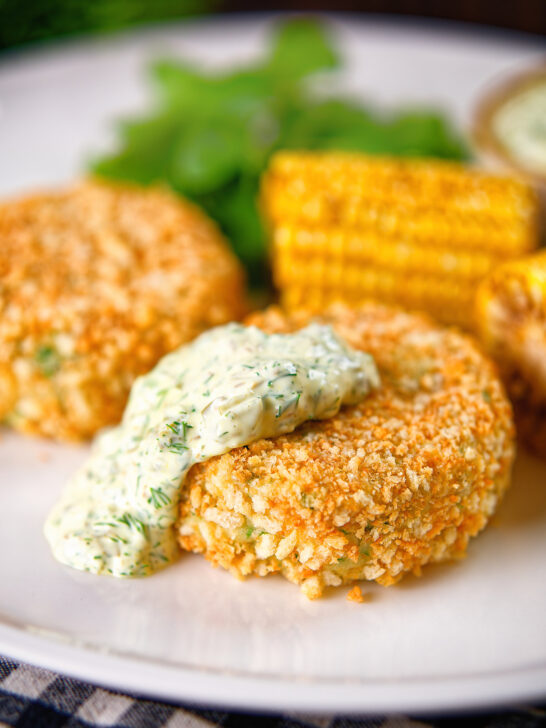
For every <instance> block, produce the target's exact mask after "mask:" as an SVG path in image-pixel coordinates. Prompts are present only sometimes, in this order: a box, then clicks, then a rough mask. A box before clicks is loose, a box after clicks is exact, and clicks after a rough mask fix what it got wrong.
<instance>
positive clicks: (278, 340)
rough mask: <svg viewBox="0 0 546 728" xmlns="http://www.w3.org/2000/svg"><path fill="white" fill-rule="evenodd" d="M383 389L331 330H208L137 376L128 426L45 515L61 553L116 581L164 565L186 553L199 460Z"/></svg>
mask: <svg viewBox="0 0 546 728" xmlns="http://www.w3.org/2000/svg"><path fill="white" fill-rule="evenodd" d="M280 354H282V356H279V355H280ZM377 386H379V377H378V374H377V370H376V368H375V364H374V362H373V359H372V357H371V356H370V355H368V354H365V353H363V352H359V351H355V350H353V349H351V348H350V347H349V346H348V345H347V344H345V343H344V342H343V341H342V340H341V339H340V338H339V337H338V336H337V335H336V334H335V333H334V331H333V330H332V328H331V327H330V326H323V325H319V324H316V323H315V324H311V325H309V326H307V327H306V328H305V329H302V330H301V331H298V332H296V333H293V334H266V333H264V332H263V331H260V330H259V329H257V328H255V327H253V326H243V325H241V324H227V325H226V326H221V327H218V328H216V329H212V330H210V331H208V332H206V333H204V334H202V335H201V336H199V337H198V338H197V339H196V340H195V341H194V342H192V343H191V344H188V345H186V346H183V347H181V348H180V349H178V350H177V351H175V352H173V353H171V354H168V355H167V356H165V357H164V358H163V359H162V360H161V361H160V362H159V364H158V365H157V366H156V367H155V369H153V370H152V371H151V372H149V373H148V374H146V375H145V376H143V377H140V378H139V379H137V381H136V382H135V384H134V386H133V389H132V391H131V396H130V399H129V403H128V405H127V408H126V410H125V413H124V415H123V420H122V422H121V424H120V425H118V426H117V427H115V428H112V429H110V430H108V431H106V432H104V433H103V434H101V435H100V436H99V437H98V438H97V439H96V441H95V443H94V446H93V450H92V453H91V455H90V457H89V459H88V461H87V462H86V463H85V464H84V466H83V467H82V468H81V469H80V470H79V471H78V472H77V473H76V474H75V475H74V476H73V478H72V479H71V480H70V481H69V483H68V484H67V486H66V488H65V491H64V493H63V494H62V496H61V499H60V500H59V503H58V504H57V505H56V506H55V508H54V509H53V510H52V512H51V514H50V515H49V517H48V519H47V522H46V525H45V534H46V538H47V540H48V541H49V544H50V546H51V549H52V551H53V554H54V556H55V557H56V558H57V559H58V560H59V561H61V562H62V563H64V564H68V565H69V566H73V567H75V568H77V569H82V570H84V571H90V572H93V573H106V574H112V575H114V576H144V575H146V574H150V573H153V572H154V571H157V570H158V569H160V568H163V567H164V566H165V565H166V564H168V563H171V562H172V561H173V560H175V559H176V557H177V555H178V552H179V549H178V545H177V541H176V533H175V523H176V519H177V514H178V504H179V499H180V491H181V488H182V487H183V484H184V480H185V477H186V475H187V473H188V471H189V469H190V468H191V466H192V465H193V464H195V463H198V462H202V461H204V460H207V459H209V458H211V457H214V456H215V455H220V454H222V453H225V452H227V451H229V450H231V449H233V448H235V447H241V446H244V445H248V444H250V443H251V442H253V441H255V440H258V439H260V438H262V437H275V436H276V435H280V434H283V433H288V432H292V431H293V430H294V429H295V428H296V427H297V426H298V425H299V424H301V423H303V422H305V421H307V420H310V419H324V418H327V417H332V416H333V415H335V414H336V413H337V412H338V411H339V408H340V407H341V405H342V404H357V403H358V402H360V401H361V400H362V399H363V398H364V397H365V396H366V395H367V394H368V393H369V392H370V390H371V389H372V388H375V387H377Z"/></svg>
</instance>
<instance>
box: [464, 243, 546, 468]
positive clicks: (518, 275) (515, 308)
mask: <svg viewBox="0 0 546 728" xmlns="http://www.w3.org/2000/svg"><path fill="white" fill-rule="evenodd" d="M475 306H476V324H477V325H476V329H477V331H478V333H479V335H480V338H481V341H482V343H483V345H484V347H485V349H486V350H487V352H488V353H489V354H490V355H491V356H492V357H493V359H494V360H495V361H496V362H497V364H498V367H499V370H500V373H501V376H502V378H503V381H504V383H505V385H506V389H507V391H508V394H509V395H510V398H511V400H512V403H513V406H514V412H515V419H516V426H517V433H518V437H519V438H520V439H521V440H522V442H524V443H525V444H526V445H527V446H528V447H530V448H531V449H532V450H533V451H534V452H535V453H536V454H537V455H539V456H540V457H542V458H543V459H546V251H544V250H542V251H541V252H539V253H536V254H535V255H531V256H527V257H525V258H521V259H519V260H517V261H513V262H511V263H508V264H505V265H500V266H498V267H497V268H496V269H495V270H494V271H493V273H492V274H491V275H490V276H489V277H487V278H486V279H485V280H483V281H482V283H481V284H480V286H479V287H478V290H477V293H476V301H475Z"/></svg>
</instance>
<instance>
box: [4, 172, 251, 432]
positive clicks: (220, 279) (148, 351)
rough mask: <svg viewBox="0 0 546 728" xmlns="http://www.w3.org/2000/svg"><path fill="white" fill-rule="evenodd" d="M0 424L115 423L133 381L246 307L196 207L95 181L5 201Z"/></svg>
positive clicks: (236, 278)
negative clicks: (164, 357)
mask: <svg viewBox="0 0 546 728" xmlns="http://www.w3.org/2000/svg"><path fill="white" fill-rule="evenodd" d="M0 240H1V242H2V245H1V246H0V420H5V421H7V422H8V423H9V424H11V425H12V426H14V427H16V428H17V429H19V430H22V431H24V432H28V433H36V434H40V435H45V436H50V437H55V438H59V439H81V438H87V437H90V436H91V435H93V434H94V433H95V431H96V430H98V429H99V428H101V427H103V426H104V425H109V424H112V423H115V422H116V421H118V420H119V419H120V417H121V414H122V412H123V408H124V406H125V402H126V399H127V395H128V393H129V390H130V387H131V385H132V383H133V381H134V379H135V377H136V376H138V375H139V374H142V373H144V372H146V371H148V370H149V369H150V368H151V367H152V366H153V365H154V364H155V363H156V362H157V360H158V359H160V358H161V357H162V356H163V355H164V354H165V353H166V352H168V351H171V350H172V349H174V348H176V347H177V346H179V345H181V344H183V343H184V342H186V341H189V340H190V339H192V338H194V337H195V336H196V335H197V334H199V333H201V332H202V331H203V330H204V329H206V328H208V327H210V326H214V325H217V324H222V323H225V322H226V321H230V320H233V319H237V318H239V317H240V316H241V315H243V313H244V300H245V294H244V277H243V274H242V269H241V266H240V265H239V263H238V262H237V260H236V259H235V257H234V256H233V255H232V253H231V252H230V250H229V249H228V246H227V245H226V243H225V241H224V240H223V238H222V236H221V235H220V233H219V232H218V230H217V229H216V227H215V226H214V224H213V223H212V222H211V221H210V220H208V219H207V218H206V217H205V215H203V214H202V213H201V212H200V211H199V210H198V209H197V208H196V207H194V206H193V205H191V204H190V203H187V202H184V201H182V200H180V199H179V198H177V197H175V196H174V195H172V194H170V193H169V192H167V191H166V190H162V189H142V188H139V187H133V186H128V185H112V184H106V183H101V182H96V181H87V182H83V183H81V184H79V185H77V186H75V187H72V188H69V189H66V190H62V191H54V192H51V193H46V194H40V195H36V196H32V197H27V198H24V199H20V200H17V201H14V202H6V203H4V204H2V205H0Z"/></svg>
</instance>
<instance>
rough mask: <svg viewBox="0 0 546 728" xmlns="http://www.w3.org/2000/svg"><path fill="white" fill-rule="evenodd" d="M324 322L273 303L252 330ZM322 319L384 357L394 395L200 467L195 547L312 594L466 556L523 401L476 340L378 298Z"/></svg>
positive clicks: (185, 534)
mask: <svg viewBox="0 0 546 728" xmlns="http://www.w3.org/2000/svg"><path fill="white" fill-rule="evenodd" d="M310 318H311V317H310V316H309V314H306V313H304V312H300V313H295V314H292V315H285V314H283V313H281V312H280V311H279V310H277V309H270V310H268V311H266V312H265V313H259V314H254V315H253V316H251V317H250V318H249V319H248V323H252V324H255V325H256V326H258V327H260V328H262V329H264V330H265V331H267V332H290V331H294V330H297V329H299V328H301V327H303V326H304V325H306V324H307V323H308V322H309V320H310ZM318 320H319V321H320V322H322V323H329V324H331V325H332V326H333V328H334V329H335V331H336V332H337V333H338V334H339V335H340V336H341V337H342V338H343V339H344V340H345V341H346V342H347V343H349V344H350V345H351V346H352V347H354V348H355V349H360V350H364V351H367V352H369V353H370V354H372V355H373V357H374V358H375V362H376V364H377V366H378V369H379V373H380V377H381V387H380V388H379V389H377V390H376V391H374V392H372V394H370V395H369V396H368V397H367V398H366V399H365V400H364V401H362V402H361V404H359V405H357V406H352V407H347V408H345V409H343V410H341V411H340V413H339V414H337V415H336V416H334V417H332V418H331V419H328V420H323V421H315V422H308V423H306V424H304V425H302V426H300V427H299V428H297V429H296V430H295V431H294V432H292V433H291V434H287V435H282V436H280V437H275V438H273V439H261V440H258V441H256V442H254V443H252V444H251V445H248V446H246V447H239V448H237V449H234V450H232V451H230V452H228V453H226V454H224V455H221V456H218V457H215V458H212V459H211V460H209V461H207V462H203V463H201V464H198V465H195V466H194V467H193V468H192V470H191V471H190V473H189V474H188V478H187V480H186V483H185V486H184V489H183V492H182V502H181V506H180V514H179V524H178V534H179V543H180V545H181V547H182V548H183V549H187V550H189V551H195V552H199V553H203V554H204V555H205V557H206V558H207V559H209V560H210V561H211V562H212V563H213V564H215V565H220V566H222V567H224V568H225V569H228V570H229V571H230V572H231V573H232V574H233V575H235V576H237V577H245V576H248V575H250V574H257V575H259V576H265V575H266V574H269V573H274V572H280V573H281V574H283V575H284V576H285V577H286V578H287V579H289V580H290V581H292V582H295V583H297V584H300V585H301V589H302V591H303V592H304V594H305V595H306V596H308V597H310V598H316V597H319V596H320V595H321V594H322V592H323V590H324V588H325V587H327V586H339V585H341V584H345V583H349V582H352V581H354V580H358V579H367V580H375V581H377V582H379V583H380V584H384V585H389V584H394V583H395V582H397V581H398V580H399V579H400V578H401V577H402V576H403V575H404V574H405V573H407V572H414V573H419V572H420V569H421V567H422V566H423V565H424V564H427V563H429V562H438V561H444V560H448V559H453V558H457V557H460V556H462V555H464V553H465V550H466V547H467V544H468V541H469V539H470V537H471V536H475V535H476V534H477V533H478V532H479V531H481V530H482V528H483V527H484V526H485V525H486V523H487V521H488V519H489V518H490V516H491V515H492V513H493V512H494V510H495V508H496V506H497V504H498V503H499V500H500V499H501V497H502V495H503V493H504V491H505V490H506V488H507V486H508V484H509V480H510V472H511V466H512V461H513V458H514V430H513V423H512V413H511V409H510V404H509V402H508V400H507V398H506V396H505V394H504V391H503V388H502V385H501V383H500V381H499V379H498V378H497V375H496V372H495V370H494V368H493V365H492V364H491V363H490V362H489V361H488V360H487V359H486V358H485V357H484V356H483V354H481V353H480V352H479V350H478V349H477V348H476V346H475V345H474V343H473V342H472V340H471V339H470V338H467V337H465V336H463V335H461V334H459V333H457V332H455V331H452V330H449V329H445V328H440V327H438V326H437V325H434V324H432V323H431V322H429V320H428V319H426V318H424V317H418V316H415V315H411V314H407V313H403V312H400V311H396V310H392V309H389V308H385V307H382V306H379V305H376V304H367V305H365V306H363V307H361V308H359V309H358V310H351V309H348V308H345V307H341V306H337V307H333V308H331V309H329V310H327V311H326V312H325V313H324V315H322V316H320V317H318Z"/></svg>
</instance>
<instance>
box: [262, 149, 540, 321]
mask: <svg viewBox="0 0 546 728" xmlns="http://www.w3.org/2000/svg"><path fill="white" fill-rule="evenodd" d="M262 202H263V207H264V212H265V215H266V218H267V220H268V222H269V224H270V227H271V233H272V239H273V268H274V277H275V282H276V284H277V286H278V287H279V289H280V292H281V300H282V303H283V305H284V306H285V307H287V308H289V309H294V308H298V307H301V306H305V307H307V308H309V307H316V308H319V307H322V306H324V305H325V304H326V303H328V302H330V301H332V300H339V299H341V300H345V301H349V302H358V301H361V300H363V299H366V298H377V299H380V300H383V301H387V302H391V303H397V304H401V305H403V306H406V307H407V308H414V309H422V310H426V311H428V312H429V313H431V314H433V315H434V316H436V318H438V319H439V320H441V321H444V322H446V323H458V324H460V325H463V326H466V327H468V326H469V325H470V323H471V321H472V306H473V300H474V293H475V287H476V284H477V282H478V281H479V280H481V279H482V278H483V277H484V276H485V275H487V274H488V273H489V272H490V270H491V269H492V268H493V267H494V266H495V265H496V264H498V263H499V262H501V261H503V260H508V259H512V258H515V257H518V256H521V255H522V254H524V253H526V252H529V251H531V250H533V249H534V248H535V247H536V246H537V242H538V241H537V237H538V236H537V224H536V218H537V199H536V195H535V194H534V192H533V191H532V190H531V188H530V187H528V186H527V185H525V184H523V183H521V182H519V181H516V180H514V179H510V178H504V177H497V176H493V175H490V174H485V173H483V172H478V171H476V170H471V169H468V168H465V167H463V166H461V165H458V164H455V163H451V162H440V161H431V160H394V159H383V158H377V157H376V158H373V157H365V156H363V155H355V154H343V153H330V154H328V153H313V152H309V153H299V152H298V153H291V152H284V153H281V154H278V155H277V156H276V157H274V158H273V160H272V162H271V166H270V168H269V170H268V172H267V173H266V175H265V177H264V180H263V185H262Z"/></svg>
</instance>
